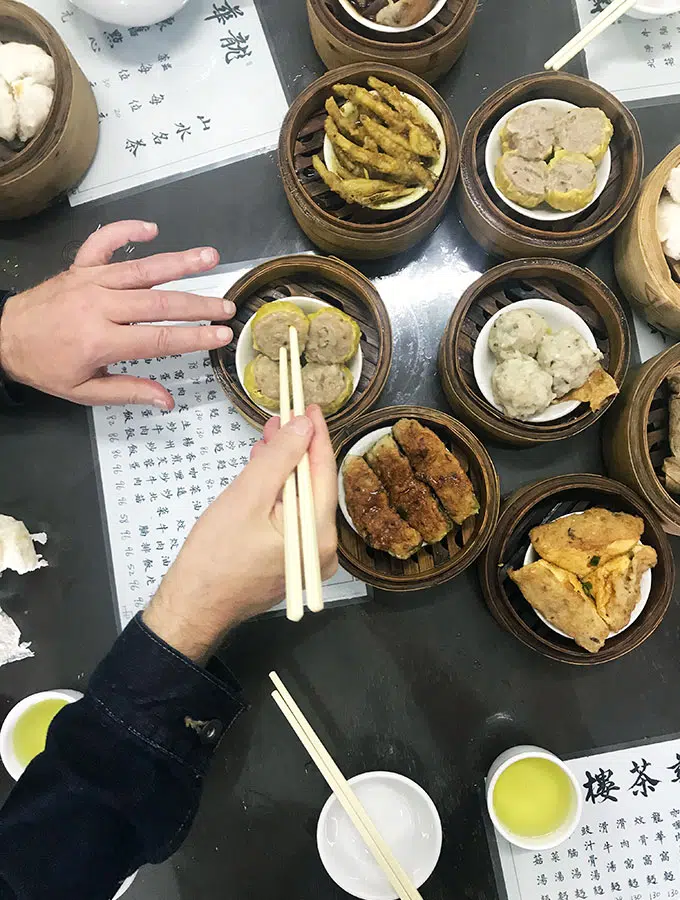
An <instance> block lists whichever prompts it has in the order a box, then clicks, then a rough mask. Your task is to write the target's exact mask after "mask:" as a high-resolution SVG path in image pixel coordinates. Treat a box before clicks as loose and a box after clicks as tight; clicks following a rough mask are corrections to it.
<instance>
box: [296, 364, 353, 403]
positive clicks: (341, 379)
mask: <svg viewBox="0 0 680 900" xmlns="http://www.w3.org/2000/svg"><path fill="white" fill-rule="evenodd" d="M302 390H303V391H304V395H305V403H307V404H310V403H314V404H316V405H317V406H320V407H321V411H322V413H323V414H324V415H325V416H331V415H333V413H336V412H337V411H338V410H339V409H341V408H342V407H343V406H344V405H345V403H347V401H348V400H349V398H350V397H351V396H352V391H353V390H354V379H353V378H352V373H351V372H350V370H349V369H348V368H347V366H340V365H338V364H337V363H333V364H332V365H323V364H322V363H315V362H308V363H307V365H306V366H303V369H302Z"/></svg>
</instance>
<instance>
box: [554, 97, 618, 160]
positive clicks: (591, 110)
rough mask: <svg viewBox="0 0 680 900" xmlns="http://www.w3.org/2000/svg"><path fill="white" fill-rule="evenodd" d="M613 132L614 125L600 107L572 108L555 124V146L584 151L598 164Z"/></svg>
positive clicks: (578, 151)
mask: <svg viewBox="0 0 680 900" xmlns="http://www.w3.org/2000/svg"><path fill="white" fill-rule="evenodd" d="M613 134H614V126H613V125H612V123H611V122H610V121H609V119H608V118H607V116H606V115H605V114H604V113H603V112H602V110H601V109H597V108H596V107H586V108H584V109H572V110H570V111H569V112H568V113H566V114H565V115H564V116H562V118H561V119H560V120H559V121H558V122H557V125H556V126H555V147H556V148H558V149H560V150H569V151H570V152H571V153H584V154H585V155H586V156H587V157H588V158H589V159H591V160H592V161H593V162H594V163H595V165H596V166H597V165H599V164H600V163H601V162H602V159H603V157H604V155H605V153H606V152H607V148H608V147H609V142H610V141H611V139H612V135H613Z"/></svg>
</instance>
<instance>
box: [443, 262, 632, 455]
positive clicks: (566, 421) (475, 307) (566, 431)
mask: <svg viewBox="0 0 680 900" xmlns="http://www.w3.org/2000/svg"><path fill="white" fill-rule="evenodd" d="M528 297H542V298H543V299H545V300H552V301H553V302H555V303H561V304H562V305H563V306H566V307H568V308H569V309H571V310H572V311H573V312H575V313H577V314H578V315H579V316H580V317H581V318H582V319H583V320H584V321H585V322H586V324H587V325H588V327H589V328H590V330H591V331H592V333H593V335H594V337H595V341H596V343H597V346H598V348H599V350H600V351H601V353H602V354H603V359H602V361H601V365H602V366H603V368H604V369H606V371H607V372H609V374H610V375H611V376H612V378H614V380H615V381H616V383H617V384H618V385H621V384H622V382H623V379H624V376H625V374H626V371H627V369H628V362H629V359H630V333H629V329H628V323H627V321H626V317H625V315H624V312H623V310H622V309H621V306H620V304H619V302H618V300H617V299H616V297H615V296H614V294H613V293H612V292H611V291H610V290H609V288H608V287H607V286H606V284H604V282H602V281H600V279H599V278H597V276H595V275H593V273H592V272H590V271H588V269H581V268H579V266H576V265H574V263H569V262H564V261H563V260H559V259H541V258H535V259H520V260H515V261H509V262H506V263H502V264H501V265H500V266H496V268H494V269H490V270H489V271H488V272H486V273H485V274H484V275H482V276H481V278H479V279H478V280H477V281H475V282H474V283H473V284H471V285H470V287H469V288H468V289H467V290H466V291H465V293H464V294H463V296H462V297H461V298H460V300H459V301H458V303H457V304H456V307H455V309H454V311H453V314H452V315H451V318H450V319H449V321H448V323H447V326H446V329H445V330H444V334H443V335H442V338H441V341H440V345H439V357H438V370H439V378H440V381H441V385H442V389H443V390H444V393H445V394H446V398H447V400H448V401H449V403H450V405H451V408H452V409H453V411H454V412H455V414H456V415H457V416H458V417H459V418H461V419H462V420H463V421H464V422H465V423H466V424H467V425H468V426H469V427H470V428H472V429H474V431H476V432H482V433H483V434H485V435H486V436H487V437H489V438H491V439H492V440H495V441H500V442H501V443H505V444H513V445H514V446H517V447H533V446H536V445H537V444H542V443H545V442H548V441H560V440H563V439H564V438H568V437H573V435H575V434H579V433H580V432H582V431H584V430H585V429H586V428H589V427H590V426H591V425H592V424H593V423H594V422H596V421H597V420H598V419H599V418H600V416H602V414H603V413H604V412H605V410H607V409H608V408H609V406H610V405H611V403H612V399H613V398H611V399H609V400H607V401H606V402H605V404H604V405H603V406H602V408H601V409H599V410H598V411H597V412H592V411H591V409H590V407H589V406H588V405H587V404H585V403H582V404H581V405H580V406H579V407H578V408H577V409H575V410H574V411H573V412H572V413H569V414H568V415H566V416H562V417H561V418H560V419H556V420H555V421H553V422H521V421H519V420H518V419H511V418H510V417H509V416H506V415H504V414H503V413H502V412H500V411H499V410H497V409H496V408H495V407H494V406H493V405H492V404H491V403H489V402H488V400H487V399H486V398H485V397H484V395H483V394H482V392H481V391H480V389H479V386H478V385H477V380H476V378H475V373H474V369H473V365H472V354H473V351H474V346H475V343H476V341H477V338H478V336H479V333H480V331H481V330H482V328H483V327H484V325H485V324H486V323H487V322H488V320H489V319H490V318H491V316H492V315H494V314H495V313H497V312H498V311H499V310H500V309H503V308H504V307H507V306H509V305H510V304H511V303H513V302H515V301H517V300H524V299H526V298H528Z"/></svg>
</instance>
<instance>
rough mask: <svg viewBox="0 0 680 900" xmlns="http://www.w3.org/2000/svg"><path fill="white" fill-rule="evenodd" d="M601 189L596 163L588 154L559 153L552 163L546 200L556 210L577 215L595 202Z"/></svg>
mask: <svg viewBox="0 0 680 900" xmlns="http://www.w3.org/2000/svg"><path fill="white" fill-rule="evenodd" d="M596 189H597V170H596V169H595V163H594V162H593V161H592V160H591V159H589V158H588V157H587V156H586V155H585V154H584V153H570V152H569V151H567V150H558V151H557V152H556V153H555V155H554V157H553V158H552V159H551V160H550V162H549V163H548V182H547V190H546V195H545V199H546V200H547V202H548V204H549V205H550V206H552V208H553V209H559V210H561V211H562V212H575V211H576V210H579V209H583V208H584V207H585V206H588V204H589V203H590V202H591V201H592V199H593V197H594V196H595V191H596Z"/></svg>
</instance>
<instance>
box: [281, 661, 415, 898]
mask: <svg viewBox="0 0 680 900" xmlns="http://www.w3.org/2000/svg"><path fill="white" fill-rule="evenodd" d="M269 677H270V678H271V680H272V681H273V682H274V686H275V687H276V690H275V691H274V692H273V693H272V697H273V698H274V701H275V702H276V704H277V706H278V707H279V709H280V710H281V712H282V713H283V714H284V716H285V717H286V719H287V720H288V724H289V725H290V727H291V728H292V729H293V731H294V732H295V734H296V735H297V736H298V738H299V739H300V742H301V743H302V745H303V746H304V748H305V750H306V751H307V753H309V755H310V756H311V758H312V761H313V762H314V763H315V765H316V767H317V768H318V770H319V772H321V774H322V775H323V777H324V778H325V779H326V781H327V782H328V786H329V788H330V789H331V790H332V791H333V793H334V794H335V796H336V798H337V800H338V802H339V803H340V805H341V806H342V808H343V809H344V810H345V812H346V813H347V815H348V816H349V818H350V820H351V822H352V824H353V825H354V827H355V828H356V830H357V831H358V832H359V834H360V835H361V837H362V839H363V841H364V843H365V844H366V846H367V847H368V849H369V850H370V851H371V853H372V854H373V857H374V858H375V861H376V862H377V863H378V865H379V866H380V868H381V869H382V870H383V872H384V873H385V877H386V878H387V880H388V881H389V883H390V884H391V885H392V887H393V888H394V890H395V892H396V893H397V895H398V896H399V897H400V898H401V900H423V898H422V895H421V893H420V891H419V890H418V889H417V888H416V886H415V885H414V884H413V882H412V881H411V879H410V878H409V876H408V874H407V873H406V872H405V871H404V869H403V868H402V866H401V864H400V863H399V861H398V860H397V858H396V857H395V856H394V854H393V853H392V851H391V850H390V848H389V847H388V846H387V844H386V843H385V840H384V838H383V837H382V835H381V834H380V832H379V831H378V829H377V828H376V827H375V825H374V824H373V822H372V821H371V819H370V818H369V815H368V813H367V812H366V810H365V809H364V807H363V806H362V805H361V803H360V801H359V798H358V797H357V795H356V794H355V793H354V791H353V790H352V788H351V786H350V785H349V784H348V782H347V780H346V778H345V776H344V775H343V774H342V772H341V771H340V769H339V768H338V767H337V765H336V764H335V762H334V761H333V757H332V756H331V755H330V753H329V752H328V750H326V748H325V747H324V745H323V744H322V743H321V740H320V738H319V737H318V735H317V734H316V732H315V731H314V729H313V728H312V726H311V725H310V724H309V722H308V721H307V719H305V717H304V715H303V713H302V710H301V709H300V707H299V706H298V705H297V703H296V702H295V700H293V698H292V697H291V695H290V693H289V691H288V689H287V688H286V686H285V685H284V684H283V682H282V681H281V679H280V678H279V676H278V675H277V674H276V672H270V673H269Z"/></svg>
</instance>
